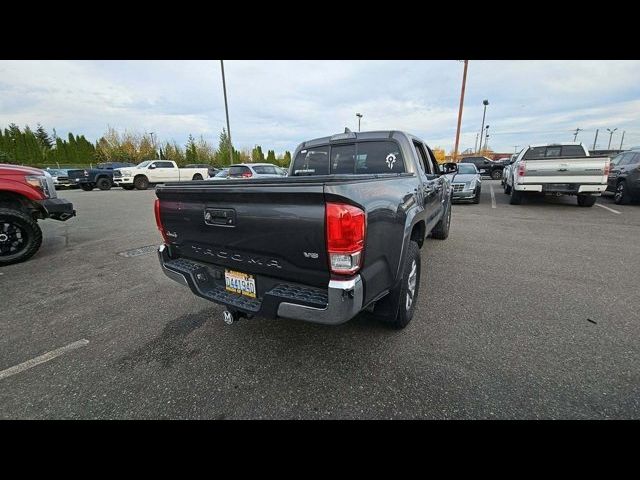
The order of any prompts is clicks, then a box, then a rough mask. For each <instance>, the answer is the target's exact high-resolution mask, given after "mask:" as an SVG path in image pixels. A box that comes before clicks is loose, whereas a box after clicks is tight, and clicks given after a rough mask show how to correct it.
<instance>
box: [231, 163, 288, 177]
mask: <svg viewBox="0 0 640 480" xmlns="http://www.w3.org/2000/svg"><path fill="white" fill-rule="evenodd" d="M282 176H283V174H282V172H281V171H280V170H279V169H278V167H276V166H275V165H272V164H271V163H236V164H235V165H231V166H230V167H229V176H228V178H269V177H282Z"/></svg>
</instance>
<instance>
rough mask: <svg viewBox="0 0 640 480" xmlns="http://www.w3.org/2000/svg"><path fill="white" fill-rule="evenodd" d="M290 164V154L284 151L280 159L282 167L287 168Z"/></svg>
mask: <svg viewBox="0 0 640 480" xmlns="http://www.w3.org/2000/svg"><path fill="white" fill-rule="evenodd" d="M290 164H291V152H290V151H289V150H286V151H285V152H284V158H283V159H282V166H283V167H288V166H289V165H290Z"/></svg>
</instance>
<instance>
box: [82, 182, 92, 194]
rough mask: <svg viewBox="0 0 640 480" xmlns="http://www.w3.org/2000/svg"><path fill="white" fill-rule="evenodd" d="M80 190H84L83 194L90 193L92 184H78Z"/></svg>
mask: <svg viewBox="0 0 640 480" xmlns="http://www.w3.org/2000/svg"><path fill="white" fill-rule="evenodd" d="M80 188H81V189H82V190H84V191H85V192H90V191H91V190H93V184H92V183H81V184H80Z"/></svg>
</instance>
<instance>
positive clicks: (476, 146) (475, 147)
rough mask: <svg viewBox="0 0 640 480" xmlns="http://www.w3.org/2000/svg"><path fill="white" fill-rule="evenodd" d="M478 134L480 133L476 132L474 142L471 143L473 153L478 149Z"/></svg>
mask: <svg viewBox="0 0 640 480" xmlns="http://www.w3.org/2000/svg"><path fill="white" fill-rule="evenodd" d="M479 135H480V134H479V133H476V143H474V144H473V151H474V153H475V152H477V151H478V136H479Z"/></svg>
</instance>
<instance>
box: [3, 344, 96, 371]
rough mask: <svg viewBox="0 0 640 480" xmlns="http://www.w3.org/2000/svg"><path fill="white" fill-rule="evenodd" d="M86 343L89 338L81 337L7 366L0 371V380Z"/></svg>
mask: <svg viewBox="0 0 640 480" xmlns="http://www.w3.org/2000/svg"><path fill="white" fill-rule="evenodd" d="M88 344H89V340H85V339H84V338H83V339H82V340H78V341H77V342H73V343H70V344H69V345H66V346H64V347H60V348H56V349H55V350H51V351H50V352H47V353H45V354H43V355H40V356H39V357H36V358H32V359H31V360H27V361H26V362H23V363H21V364H19V365H16V366H14V367H10V368H7V369H6V370H2V371H1V372H0V380H2V379H4V378H7V377H10V376H12V375H15V374H16V373H20V372H24V371H25V370H28V369H30V368H32V367H35V366H36V365H40V364H41V363H45V362H48V361H49V360H53V359H54V358H56V357H59V356H60V355H63V354H65V353H67V352H70V351H71V350H75V349H76V348H80V347H85V346H87V345H88Z"/></svg>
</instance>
